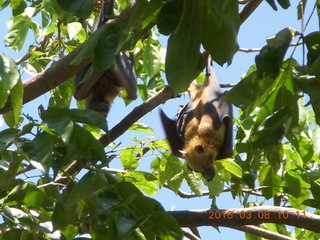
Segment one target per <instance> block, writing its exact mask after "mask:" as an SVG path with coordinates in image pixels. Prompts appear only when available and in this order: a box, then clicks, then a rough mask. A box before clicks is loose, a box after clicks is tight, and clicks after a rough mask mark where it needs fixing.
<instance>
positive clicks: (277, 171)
mask: <svg viewBox="0 0 320 240" xmlns="http://www.w3.org/2000/svg"><path fill="white" fill-rule="evenodd" d="M250 2H251V1H250ZM267 2H268V3H269V4H270V5H271V7H272V8H273V9H277V5H276V3H275V1H270V0H268V1H267ZM277 2H278V4H279V5H280V6H281V7H282V8H285V9H286V8H288V7H289V6H290V2H289V1H287V0H285V1H284V0H278V1H277ZM305 4H306V1H301V3H300V4H299V6H304V5H305ZM318 5H319V4H318ZM318 5H317V6H318ZM0 6H1V7H0V10H1V9H3V8H7V7H8V8H11V9H12V17H11V18H10V19H8V21H7V27H8V33H7V35H6V36H5V43H6V44H7V46H8V47H10V48H11V49H14V50H15V51H18V52H21V51H23V50H24V48H26V49H27V50H26V51H27V52H28V53H27V54H26V55H25V56H23V57H22V58H21V59H18V60H16V61H14V60H13V59H12V58H11V57H9V56H8V55H6V54H4V53H0V109H1V108H3V107H4V106H5V104H6V103H7V102H8V101H9V102H11V105H12V111H11V112H9V113H6V114H4V115H3V117H4V119H5V122H6V124H7V125H8V128H7V129H5V130H3V131H1V132H0V216H1V217H2V221H1V220H0V235H1V239H20V238H21V239H83V238H85V237H87V236H90V237H91V239H104V238H107V239H119V238H124V239H155V238H156V237H158V238H161V239H181V238H182V231H181V229H180V226H179V225H178V223H177V221H176V220H175V219H174V218H173V217H172V216H171V215H169V214H168V213H167V212H166V211H164V209H163V207H162V206H161V204H160V203H159V202H157V201H156V200H154V199H152V198H150V197H146V196H145V195H144V194H146V195H150V196H151V195H155V194H156V193H158V192H159V191H160V190H161V188H168V189H170V190H172V191H173V192H175V193H177V194H180V193H181V190H180V189H181V186H182V184H184V183H186V185H187V186H188V187H189V188H190V190H191V191H192V192H193V195H192V197H199V196H203V195H209V197H210V198H211V199H212V206H211V208H213V209H214V208H218V206H217V205H216V202H215V200H216V197H218V196H219V195H220V194H221V193H222V192H226V191H228V192H231V196H232V197H233V198H237V199H239V201H240V203H241V204H242V206H244V207H248V206H252V205H262V204H263V201H261V202H258V201H256V202H252V201H251V198H250V197H251V196H253V195H258V196H260V197H261V199H262V200H265V199H272V200H273V202H274V205H275V206H281V205H282V206H292V207H295V208H297V209H301V210H305V209H308V208H310V207H312V208H313V209H315V213H317V212H319V210H318V209H319V208H320V202H319V199H320V195H319V193H320V187H319V186H320V185H319V183H320V174H319V162H320V159H319V156H320V147H319V146H320V145H319V138H320V130H319V123H320V109H319V101H320V98H319V96H320V95H319V94H318V92H319V87H320V86H319V79H320V78H319V77H320V72H319V69H320V66H319V65H320V60H319V59H320V48H319V46H320V34H319V32H313V33H311V34H308V35H306V36H304V35H303V34H301V33H299V32H298V31H296V30H294V29H291V28H285V29H283V30H281V31H280V32H278V33H277V34H275V35H274V36H272V37H270V38H268V39H267V44H266V45H265V46H264V47H263V48H262V49H261V51H260V52H259V54H258V55H257V56H256V58H255V63H254V64H253V65H252V66H251V67H250V68H249V69H248V71H247V73H246V74H245V75H244V76H243V77H242V78H241V80H240V81H239V83H237V84H236V85H235V87H233V88H232V89H231V90H230V91H229V92H227V93H226V94H225V96H224V97H225V99H226V100H228V101H230V102H231V103H232V104H233V105H234V106H236V107H238V115H237V117H235V118H234V122H235V127H234V128H235V129H236V134H235V135H236V136H235V148H234V150H235V156H234V159H225V160H223V161H217V162H215V168H216V172H217V173H216V176H215V178H214V180H213V181H211V182H207V181H206V180H205V179H203V178H202V177H201V175H199V174H197V173H194V172H192V171H190V170H189V169H188V168H187V166H186V164H185V163H184V162H183V161H181V160H180V159H179V158H177V157H175V156H173V155H172V154H171V152H170V149H169V145H168V144H167V142H166V140H163V139H156V140H155V139H153V137H152V136H153V135H154V134H155V133H154V130H153V129H152V128H150V127H149V126H147V125H146V124H144V123H138V122H137V123H135V124H133V125H132V126H131V127H130V128H128V130H131V131H135V132H143V133H145V134H147V135H148V137H146V138H144V139H140V138H139V137H134V138H133V139H132V140H133V141H134V144H132V146H125V147H122V146H119V145H117V144H115V143H110V144H109V145H108V146H105V145H104V144H103V141H102V140H101V139H102V138H108V137H109V138H111V136H110V132H111V131H109V129H108V123H107V121H106V119H105V118H103V117H102V116H101V115H99V114H98V113H95V112H92V111H90V110H84V109H83V103H81V102H79V103H78V109H73V106H72V96H73V92H74V77H71V78H69V79H66V80H65V82H64V83H62V84H61V85H59V86H57V87H55V88H53V89H52V90H51V91H50V96H49V99H48V102H47V104H46V103H44V105H45V104H46V105H45V107H42V106H40V107H39V120H37V119H36V117H35V116H29V115H22V114H21V112H22V106H23V102H24V94H25V93H24V83H23V81H22V77H21V76H22V75H23V74H24V73H28V74H31V75H32V76H34V77H35V78H37V76H39V75H41V74H42V73H41V72H42V71H43V70H45V69H49V70H50V69H51V68H52V67H54V66H55V65H58V64H59V61H58V60H59V59H61V58H63V57H65V56H67V55H68V54H69V53H70V52H72V51H74V50H76V49H81V51H80V54H78V55H77V57H76V58H74V59H73V61H72V64H73V65H78V64H81V63H82V62H83V61H84V60H87V59H90V61H92V64H93V66H94V67H95V68H98V69H100V70H104V69H107V68H109V67H110V66H112V64H113V59H114V56H115V55H116V54H117V53H118V52H120V51H123V50H128V51H132V52H133V53H134V57H135V62H136V69H137V75H138V76H139V80H138V83H137V89H138V93H139V96H140V98H141V99H142V101H148V99H150V97H151V96H155V95H157V94H161V90H162V89H163V88H164V87H165V80H164V76H165V77H166V79H167V81H168V84H169V85H170V87H171V88H172V90H173V92H174V93H175V94H177V93H181V92H182V91H184V90H185V89H186V88H187V87H188V86H189V84H190V82H191V81H192V80H193V79H195V78H197V77H198V76H199V74H200V72H202V70H203V66H204V64H203V53H202V51H206V52H207V53H209V54H210V55H211V56H212V58H213V59H214V61H215V62H217V63H218V64H220V65H223V64H225V63H227V64H231V63H232V58H233V56H234V54H235V53H236V52H237V51H238V43H237V34H238V31H239V27H240V23H241V16H240V15H239V13H238V2H237V1H236V0H227V1H220V0H215V1H211V0H172V1H164V0H150V1H147V0H138V1H136V2H135V3H132V1H129V0H121V1H116V3H115V9H114V11H115V15H114V16H109V17H110V20H109V21H108V22H107V23H106V24H104V25H103V26H101V27H100V28H99V29H98V30H97V31H95V32H93V29H94V25H95V24H94V22H95V19H96V18H97V15H98V13H97V12H96V10H95V6H94V4H93V1H91V0H73V1H71V0H67V1H64V0H52V1H49V0H37V1H34V0H28V1H24V0H18V1H5V0H2V1H1V0H0ZM318 7H319V6H318ZM303 14H304V10H301V9H299V10H298V15H299V16H300V18H302V16H303ZM29 32H31V33H32V35H33V38H34V43H33V44H30V45H29V46H28V44H29V42H27V35H28V33H29ZM162 35H165V36H167V37H168V42H167V49H166V50H165V49H164V48H163V47H162V46H161V43H160V39H159V38H160V36H162ZM297 37H298V38H299V40H298V42H302V43H303V46H306V49H307V54H306V58H307V63H306V64H305V63H304V61H300V59H295V58H294V51H293V52H292V55H291V56H289V57H288V52H289V49H290V45H291V44H292V41H293V39H296V38H297ZM301 62H302V63H301ZM59 74H60V73H59ZM61 74H62V75H63V74H64V73H61ZM201 77H202V75H201V74H200V77H198V78H201ZM34 91H37V89H35V90H34ZM125 95H126V94H125V93H120V97H124V96H125ZM124 101H125V103H126V104H130V102H127V101H126V100H124ZM131 104H132V103H131ZM158 104H160V102H159V103H158ZM71 106H72V107H71ZM99 138H100V139H99ZM113 140H115V139H112V140H111V141H113ZM145 159H148V160H147V161H144V160H145ZM74 160H77V162H78V164H80V166H81V169H83V171H81V172H80V173H78V172H77V171H72V166H73V165H72V164H73V163H74ZM115 161H117V162H120V164H121V169H111V168H109V164H110V163H111V162H115ZM145 162H148V163H149V165H148V166H147V169H145V165H146V164H145ZM70 169H71V170H70ZM60 177H61V178H65V179H67V180H66V181H65V182H63V183H66V184H61V182H59V181H56V180H57V179H59V178H60ZM205 189H207V190H208V191H206V190H205ZM180 195H183V194H180ZM259 199H260V198H259ZM194 226H196V223H194ZM262 227H263V228H265V229H268V230H272V231H275V232H279V233H282V234H284V235H287V236H291V235H293V234H295V236H296V237H297V239H303V238H304V237H305V236H308V239H317V238H319V235H318V234H316V233H313V232H310V231H307V230H304V229H298V228H297V229H295V233H290V231H288V230H287V229H286V227H285V226H284V225H280V224H272V223H268V224H265V225H263V226H262ZM246 237H247V239H256V237H253V236H252V235H249V234H247V235H246Z"/></svg>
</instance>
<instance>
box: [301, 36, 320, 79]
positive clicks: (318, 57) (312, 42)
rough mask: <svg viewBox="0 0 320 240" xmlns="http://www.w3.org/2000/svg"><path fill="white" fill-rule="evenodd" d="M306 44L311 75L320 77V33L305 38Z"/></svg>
mask: <svg viewBox="0 0 320 240" xmlns="http://www.w3.org/2000/svg"><path fill="white" fill-rule="evenodd" d="M305 43H306V46H307V49H308V54H307V57H308V66H309V67H310V69H309V71H310V74H315V75H320V71H319V67H320V33H319V32H314V33H310V34H308V35H307V36H306V37H305Z"/></svg>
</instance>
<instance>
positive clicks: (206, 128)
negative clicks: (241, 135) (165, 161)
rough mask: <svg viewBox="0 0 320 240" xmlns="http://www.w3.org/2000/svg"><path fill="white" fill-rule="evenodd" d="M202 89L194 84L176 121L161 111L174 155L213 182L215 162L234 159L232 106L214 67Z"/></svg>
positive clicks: (207, 75) (210, 70)
mask: <svg viewBox="0 0 320 240" xmlns="http://www.w3.org/2000/svg"><path fill="white" fill-rule="evenodd" d="M208 65H209V66H207V74H206V79H205V82H204V84H203V85H202V86H199V85H198V84H197V83H195V82H192V83H191V85H190V86H189V88H188V92H189V94H190V101H189V102H188V103H187V104H186V105H185V106H184V107H183V108H182V109H181V110H180V112H179V113H178V117H177V119H176V120H172V119H170V118H168V117H167V116H166V115H165V114H164V112H163V111H162V110H161V112H160V114H161V120H162V123H163V127H164V130H165V132H166V135H167V138H168V141H169V144H170V146H171V149H172V152H173V154H174V155H176V156H178V157H182V158H185V159H186V161H187V164H188V167H189V168H190V169H191V170H193V171H196V172H200V173H202V175H203V176H204V177H205V178H206V179H207V180H208V181H211V180H212V179H213V178H214V175H215V172H214V166H213V163H214V161H215V160H219V159H224V158H228V157H232V155H233V144H232V141H233V139H232V105H231V104H230V103H228V102H226V101H224V100H223V99H222V96H223V93H222V92H221V89H220V86H219V83H218V81H217V79H216V76H215V74H214V70H213V68H212V66H211V64H208Z"/></svg>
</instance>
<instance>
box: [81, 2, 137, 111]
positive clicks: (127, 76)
mask: <svg viewBox="0 0 320 240" xmlns="http://www.w3.org/2000/svg"><path fill="white" fill-rule="evenodd" d="M97 2H98V3H99V4H101V10H100V15H99V20H98V24H96V27H95V30H96V29H97V28H99V27H100V26H101V25H102V24H104V23H105V22H106V21H107V20H108V19H107V18H106V16H107V15H111V14H113V3H114V0H103V1H97ZM90 68H91V64H89V65H87V66H86V67H84V68H83V69H81V70H80V71H79V72H78V73H77V75H76V92H75V98H76V99H77V100H78V101H79V100H83V99H84V100H85V105H86V108H90V109H92V110H95V111H97V112H100V113H102V114H103V115H105V116H107V114H108V112H109V110H110V107H111V104H112V102H113V100H114V99H115V98H116V96H117V95H118V94H119V93H120V91H121V90H122V89H125V90H126V92H127V97H126V98H128V99H131V100H134V99H136V98H137V93H136V92H137V89H136V72H135V64H134V59H133V55H132V54H130V53H129V52H120V53H119V54H117V55H116V56H115V64H114V66H113V67H112V68H111V69H107V70H106V71H98V70H97V69H93V70H92V71H89V70H90ZM89 72H90V76H89V77H88V78H87V79H86V81H83V79H84V78H85V77H86V75H87V74H89Z"/></svg>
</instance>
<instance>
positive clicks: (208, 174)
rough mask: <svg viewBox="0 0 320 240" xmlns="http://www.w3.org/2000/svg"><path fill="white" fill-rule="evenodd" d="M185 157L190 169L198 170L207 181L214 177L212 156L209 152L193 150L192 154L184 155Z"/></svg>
mask: <svg viewBox="0 0 320 240" xmlns="http://www.w3.org/2000/svg"><path fill="white" fill-rule="evenodd" d="M200 147H201V146H199V149H200ZM185 159H186V160H187V164H188V168H189V169H190V170H193V171H195V172H200V173H201V174H202V176H203V177H204V178H205V179H207V181H211V180H212V179H213V178H214V176H215V172H214V167H213V161H214V157H213V156H212V154H211V153H210V152H204V151H201V152H198V153H197V152H193V154H192V155H186V156H185Z"/></svg>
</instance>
